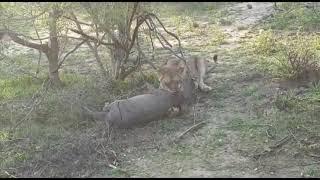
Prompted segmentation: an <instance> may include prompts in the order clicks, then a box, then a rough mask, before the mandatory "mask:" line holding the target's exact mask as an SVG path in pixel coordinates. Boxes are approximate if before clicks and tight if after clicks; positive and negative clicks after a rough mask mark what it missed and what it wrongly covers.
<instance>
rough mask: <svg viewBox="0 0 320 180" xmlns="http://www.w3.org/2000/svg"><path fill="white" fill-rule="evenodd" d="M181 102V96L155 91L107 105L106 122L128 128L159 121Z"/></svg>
mask: <svg viewBox="0 0 320 180" xmlns="http://www.w3.org/2000/svg"><path fill="white" fill-rule="evenodd" d="M181 101H182V97H181V95H174V94H172V93H170V92H168V91H164V90H155V91H154V92H153V93H151V94H143V95H138V96H134V97H132V98H129V99H124V100H119V101H115V102H113V103H111V104H109V105H108V107H107V108H106V109H107V112H106V113H107V114H106V119H105V120H106V121H107V122H108V123H109V124H110V125H111V126H118V127H130V126H133V125H135V124H144V123H147V122H150V121H153V120H157V119H160V118H161V117H163V116H164V115H166V113H167V112H168V110H169V108H171V107H172V106H173V105H176V104H179V103H180V102H181Z"/></svg>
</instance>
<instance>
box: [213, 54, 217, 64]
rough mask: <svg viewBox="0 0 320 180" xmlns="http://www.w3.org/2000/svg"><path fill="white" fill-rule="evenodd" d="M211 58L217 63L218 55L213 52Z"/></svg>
mask: <svg viewBox="0 0 320 180" xmlns="http://www.w3.org/2000/svg"><path fill="white" fill-rule="evenodd" d="M212 59H213V61H214V62H215V63H217V62H218V55H217V54H215V55H214V56H213V57H212Z"/></svg>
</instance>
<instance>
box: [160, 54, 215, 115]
mask: <svg viewBox="0 0 320 180" xmlns="http://www.w3.org/2000/svg"><path fill="white" fill-rule="evenodd" d="M217 58H218V56H217V55H214V56H213V60H214V62H215V63H217ZM186 64H187V66H186V65H185V63H184V62H183V61H180V60H169V61H167V62H166V63H165V64H164V65H163V66H162V67H161V68H160V69H159V81H160V86H159V88H161V89H165V90H168V91H171V92H182V94H184V98H185V100H186V104H188V105H186V104H185V105H183V106H177V107H173V108H172V109H171V110H170V111H172V113H175V112H176V111H178V112H180V113H181V112H185V111H187V110H186V109H188V106H189V105H190V104H192V101H193V100H194V94H193V93H194V89H200V90H201V91H204V92H208V91H211V90H212V87H210V86H208V85H206V84H205V83H204V77H205V75H206V73H207V70H208V61H207V60H205V59H203V58H200V57H199V56H192V57H191V58H190V59H189V60H188V61H187V62H186Z"/></svg>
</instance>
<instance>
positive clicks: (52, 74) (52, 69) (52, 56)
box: [46, 9, 62, 86]
mask: <svg viewBox="0 0 320 180" xmlns="http://www.w3.org/2000/svg"><path fill="white" fill-rule="evenodd" d="M57 19H58V11H57V10H56V9H53V10H52V11H51V12H50V13H49V32H50V34H49V35H50V40H49V44H48V46H49V51H48V52H47V54H46V55H47V58H48V61H49V78H50V80H51V82H52V83H53V84H54V85H57V86H61V85H62V81H61V79H60V77H59V70H57V69H58V61H59V58H58V55H59V43H58V38H57V36H58V33H57Z"/></svg>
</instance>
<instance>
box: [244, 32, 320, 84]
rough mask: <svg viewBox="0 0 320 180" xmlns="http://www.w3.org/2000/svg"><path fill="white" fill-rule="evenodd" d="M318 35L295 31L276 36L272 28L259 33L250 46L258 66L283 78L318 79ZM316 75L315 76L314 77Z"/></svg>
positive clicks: (319, 40) (319, 41) (319, 60)
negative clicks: (286, 34) (292, 33)
mask: <svg viewBox="0 0 320 180" xmlns="http://www.w3.org/2000/svg"><path fill="white" fill-rule="evenodd" d="M319 43H320V38H319V36H317V35H315V34H311V35H310V34H308V35H307V34H302V33H301V32H300V31H298V32H297V33H296V34H295V35H291V36H282V37H281V36H277V35H276V34H275V33H274V32H272V31H271V30H268V31H265V32H263V33H261V34H260V35H259V36H258V37H257V38H255V39H254V40H253V41H252V42H251V44H249V48H251V49H252V50H253V53H255V54H257V55H259V60H258V64H259V67H260V69H262V70H264V71H267V72H271V74H273V75H275V76H277V77H280V78H286V79H303V80H316V79H318V78H319V75H320V74H319V63H320V57H319V55H320V54H319V50H320V48H319V47H320V45H319ZM315 78H316V79H315Z"/></svg>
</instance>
